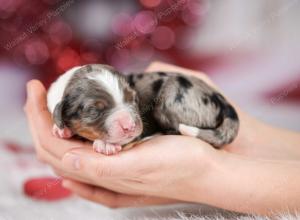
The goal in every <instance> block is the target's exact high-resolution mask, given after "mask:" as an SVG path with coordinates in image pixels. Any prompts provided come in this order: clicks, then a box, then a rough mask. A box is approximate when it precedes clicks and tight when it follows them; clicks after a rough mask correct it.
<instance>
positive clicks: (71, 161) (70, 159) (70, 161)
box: [63, 153, 81, 170]
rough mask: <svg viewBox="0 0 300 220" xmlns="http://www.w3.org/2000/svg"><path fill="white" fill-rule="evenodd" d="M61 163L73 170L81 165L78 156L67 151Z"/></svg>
mask: <svg viewBox="0 0 300 220" xmlns="http://www.w3.org/2000/svg"><path fill="white" fill-rule="evenodd" d="M63 163H64V164H65V165H66V166H67V167H70V168H71V169H74V170H79V169H80V167H81V164H80V157H79V156H78V155H77V154H74V153H67V154H66V155H65V156H64V158H63Z"/></svg>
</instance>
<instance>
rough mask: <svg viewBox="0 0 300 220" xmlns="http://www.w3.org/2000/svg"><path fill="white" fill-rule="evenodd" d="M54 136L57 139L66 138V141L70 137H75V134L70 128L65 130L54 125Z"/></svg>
mask: <svg viewBox="0 0 300 220" xmlns="http://www.w3.org/2000/svg"><path fill="white" fill-rule="evenodd" d="M52 134H53V135H54V136H55V137H58V138H65V139H67V138H70V137H72V136H73V133H72V131H71V130H70V129H69V128H67V127H64V128H63V129H60V128H59V127H57V125H56V124H54V125H53V128H52Z"/></svg>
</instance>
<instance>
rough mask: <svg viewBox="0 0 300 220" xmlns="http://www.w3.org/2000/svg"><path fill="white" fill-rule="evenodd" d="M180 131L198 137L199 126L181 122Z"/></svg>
mask: <svg viewBox="0 0 300 220" xmlns="http://www.w3.org/2000/svg"><path fill="white" fill-rule="evenodd" d="M178 130H179V132H180V133H181V134H182V135H185V136H191V137H197V136H198V134H199V131H200V130H199V128H196V127H192V126H188V125H185V124H179V128H178Z"/></svg>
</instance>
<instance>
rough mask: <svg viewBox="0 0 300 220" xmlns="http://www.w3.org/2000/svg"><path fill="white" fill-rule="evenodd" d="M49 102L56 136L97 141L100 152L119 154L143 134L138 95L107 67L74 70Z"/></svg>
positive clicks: (59, 82)
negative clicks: (123, 146)
mask: <svg viewBox="0 0 300 220" xmlns="http://www.w3.org/2000/svg"><path fill="white" fill-rule="evenodd" d="M47 101H48V109H49V111H50V112H51V113H52V115H53V121H54V126H53V134H54V135H55V136H57V137H60V138H70V137H72V136H73V135H77V136H80V137H83V138H84V139H87V140H90V141H93V147H94V149H95V150H96V151H97V152H101V153H104V154H107V155H109V154H115V153H117V152H118V151H120V150H121V149H122V145H124V144H127V143H129V142H131V141H132V140H134V139H135V138H137V137H138V136H140V134H141V133H142V130H143V124H142V121H141V118H140V113H139V108H138V103H137V95H136V92H135V91H134V90H133V89H132V88H130V86H129V84H128V83H127V81H126V80H125V78H124V77H123V75H121V74H120V73H118V72H117V71H116V70H115V69H113V68H112V67H110V66H107V65H99V64H92V65H85V66H81V67H74V68H72V69H70V70H69V71H67V72H66V73H64V74H63V75H61V76H60V77H59V78H58V79H57V80H56V81H55V82H54V83H53V84H52V85H51V87H50V88H49V91H48V95H47Z"/></svg>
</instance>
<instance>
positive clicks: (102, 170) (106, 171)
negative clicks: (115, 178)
mask: <svg viewBox="0 0 300 220" xmlns="http://www.w3.org/2000/svg"><path fill="white" fill-rule="evenodd" d="M111 175H112V172H111V169H110V168H109V167H104V166H102V164H101V163H98V164H97V166H96V176H97V177H100V178H101V177H109V176H111Z"/></svg>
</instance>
